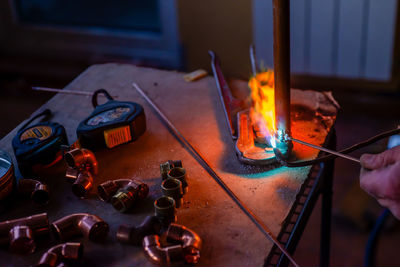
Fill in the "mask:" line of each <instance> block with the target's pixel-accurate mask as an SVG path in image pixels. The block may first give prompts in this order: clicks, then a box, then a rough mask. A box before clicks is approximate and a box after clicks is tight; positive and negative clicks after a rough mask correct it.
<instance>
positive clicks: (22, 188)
mask: <svg viewBox="0 0 400 267" xmlns="http://www.w3.org/2000/svg"><path fill="white" fill-rule="evenodd" d="M18 193H20V194H21V195H28V196H30V197H31V199H32V200H33V202H35V203H37V204H46V203H47V202H49V187H48V186H47V185H46V184H44V183H42V182H40V181H37V180H33V179H20V180H19V181H18Z"/></svg>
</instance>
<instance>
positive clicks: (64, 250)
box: [36, 243, 83, 267]
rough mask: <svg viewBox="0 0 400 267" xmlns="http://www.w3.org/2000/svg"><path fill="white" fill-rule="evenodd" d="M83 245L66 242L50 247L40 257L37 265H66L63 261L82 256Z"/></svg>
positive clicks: (50, 266) (42, 266) (47, 266)
mask: <svg viewBox="0 0 400 267" xmlns="http://www.w3.org/2000/svg"><path fill="white" fill-rule="evenodd" d="M82 254H83V245H82V244H81V243H65V244H59V245H56V246H54V247H52V248H50V249H49V250H48V251H47V252H46V253H44V254H43V256H42V257H41V258H40V260H39V263H38V264H37V265H36V266H37V267H55V266H57V267H59V266H65V264H63V262H62V261H65V260H67V261H78V260H79V259H81V258H82Z"/></svg>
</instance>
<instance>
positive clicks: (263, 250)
mask: <svg viewBox="0 0 400 267" xmlns="http://www.w3.org/2000/svg"><path fill="white" fill-rule="evenodd" d="M132 82H137V83H138V84H139V86H141V88H142V89H143V90H144V91H145V92H147V93H148V95H149V97H150V98H151V99H152V100H153V101H154V102H155V103H156V104H157V105H158V106H159V107H160V109H161V110H162V111H163V112H164V113H165V114H166V115H167V117H168V118H170V120H171V121H172V122H173V123H174V124H175V126H176V127H177V128H178V129H179V130H180V131H181V132H182V134H183V135H184V136H185V137H186V138H187V139H188V140H189V142H191V143H192V144H193V145H194V147H196V148H197V149H198V150H199V151H200V153H201V154H202V155H204V156H205V157H206V159H207V161H208V162H210V163H211V165H212V167H213V168H214V169H215V171H216V172H217V173H218V174H219V175H220V176H221V177H222V179H223V180H224V181H225V183H226V184H227V185H228V186H229V187H230V188H231V189H232V190H233V191H234V192H235V193H236V194H237V195H238V196H239V197H240V198H241V200H243V201H244V202H245V203H246V204H247V205H248V207H249V208H250V209H251V210H252V211H253V212H254V213H255V214H257V215H258V216H259V217H260V218H261V219H262V220H263V222H264V223H265V224H266V225H268V226H269V228H270V229H271V230H272V232H273V233H275V234H276V235H277V234H278V233H279V231H280V227H281V223H282V222H283V220H284V219H285V217H286V216H287V214H288V211H289V209H290V208H291V205H292V204H293V202H294V200H295V198H296V194H297V192H298V190H299V188H300V187H301V185H302V183H303V182H304V180H305V179H306V178H307V176H308V174H309V172H310V167H303V168H296V169H288V168H277V169H273V170H269V171H268V170H267V169H263V168H256V167H252V166H247V165H243V164H241V163H239V161H238V160H237V158H236V155H235V150H234V145H233V141H232V139H231V137H230V134H229V132H228V131H227V128H226V124H225V121H224V113H223V110H222V105H221V103H220V101H219V98H218V93H217V89H216V86H215V81H214V79H213V78H212V77H207V78H204V79H202V80H199V81H197V82H193V83H187V82H185V81H184V80H183V78H182V73H179V72H171V71H161V70H155V69H150V68H140V67H135V66H131V65H118V64H104V65H94V66H92V67H90V68H89V69H88V70H86V71H85V72H84V73H82V74H81V75H80V76H79V77H78V78H76V79H75V80H74V81H73V82H72V83H71V84H70V85H68V86H67V88H66V89H70V90H85V91H94V90H96V89H99V88H105V89H107V90H108V91H109V92H110V93H111V94H112V95H118V96H119V98H118V99H119V100H123V101H134V102H138V103H140V104H142V105H143V107H144V109H145V113H146V117H147V131H146V133H145V134H144V135H143V136H142V137H140V138H139V140H138V141H136V142H134V143H131V144H127V145H122V146H119V147H117V148H114V149H112V150H103V151H98V152H96V157H97V159H98V161H99V165H100V170H99V175H98V177H97V178H96V180H95V188H96V187H97V185H98V184H100V183H102V182H104V181H106V180H109V179H119V178H140V179H142V180H143V181H145V182H146V183H148V184H149V186H150V194H149V197H148V198H147V199H146V200H145V201H143V202H142V203H141V205H140V206H137V207H135V208H133V209H132V210H131V211H130V212H129V213H125V214H121V213H119V212H117V211H116V210H114V208H113V207H112V206H111V205H110V204H108V203H104V202H102V201H100V200H99V199H97V197H96V194H95V193H96V191H97V190H95V189H94V190H92V193H91V195H90V196H89V197H88V198H87V199H78V198H77V197H75V195H73V193H72V191H71V185H70V184H68V183H66V182H65V180H64V172H65V166H64V163H63V162H62V163H59V164H57V165H56V166H54V167H52V168H51V169H49V170H48V172H46V174H43V176H42V177H40V178H41V179H42V180H43V181H45V182H46V183H48V184H49V186H50V188H51V198H50V202H49V204H48V205H46V206H37V205H35V204H33V203H31V202H30V201H29V200H15V202H13V203H8V204H9V207H7V209H6V210H5V211H4V210H3V211H2V214H1V215H0V221H3V220H8V219H13V218H19V217H23V216H28V215H32V214H37V213H40V212H48V215H49V218H50V222H52V221H54V220H56V219H59V218H61V217H63V216H65V215H68V214H71V213H75V212H88V213H92V214H96V215H98V216H100V217H101V218H103V219H104V220H105V221H106V222H108V223H109V224H110V233H109V237H108V239H107V241H106V242H105V243H104V244H97V243H94V242H91V241H88V240H85V239H84V238H76V239H74V241H80V242H83V243H84V246H85V250H84V256H83V258H84V259H83V263H82V266H152V264H151V263H150V262H149V261H148V260H147V259H146V258H145V257H144V254H143V253H142V251H141V247H134V246H129V245H123V244H120V243H118V242H117V240H116V231H117V229H118V226H119V225H120V224H122V223H128V224H133V225H135V224H139V223H141V222H142V221H143V219H144V218H145V217H146V216H147V215H149V214H152V213H153V212H154V210H153V201H154V200H155V199H156V198H157V197H158V196H160V195H161V189H160V183H161V178H160V173H159V164H160V163H162V162H165V161H167V160H169V159H174V160H177V159H181V160H182V161H183V164H184V167H185V168H186V170H187V173H188V183H189V192H188V193H187V194H186V195H185V196H184V205H183V207H181V208H180V209H179V210H178V212H177V215H178V223H180V224H183V225H185V226H187V227H189V228H191V229H193V230H194V231H196V232H197V233H198V234H199V235H200V236H201V238H202V240H203V249H202V251H201V260H200V263H199V264H198V266H260V265H262V264H263V261H264V259H265V257H266V255H267V254H268V252H269V251H270V250H271V248H272V243H271V242H270V241H269V240H268V239H266V237H265V236H263V234H262V233H261V232H260V231H259V230H258V229H257V228H256V226H255V225H254V224H253V223H252V222H251V221H250V219H248V217H246V216H245V215H244V213H243V212H242V211H241V210H240V209H239V208H238V207H237V206H236V204H235V203H234V202H233V201H232V200H231V199H230V198H229V197H228V195H227V194H225V192H224V191H223V190H222V189H221V188H220V187H219V185H218V184H217V183H216V182H214V180H213V179H212V178H211V177H210V176H209V175H208V173H207V172H206V171H205V170H204V169H203V168H202V167H201V166H200V165H199V163H198V162H197V161H196V160H195V159H194V158H193V157H192V156H191V155H190V154H189V153H188V152H187V151H186V150H185V148H184V147H183V146H182V145H181V144H180V143H179V142H178V141H177V140H176V139H175V138H174V136H173V135H172V134H171V133H170V132H169V131H168V130H167V128H166V127H165V125H163V124H162V123H161V121H160V120H159V118H158V117H157V116H156V115H155V113H154V112H153V111H152V109H151V108H150V107H149V106H148V105H147V103H146V102H145V101H144V100H143V99H142V98H141V97H140V95H139V94H138V93H137V92H136V91H135V90H134V88H133V87H132V85H131V84H132ZM297 93H299V92H297ZM316 94H317V95H318V97H317V100H316V101H317V102H318V101H319V100H321V101H322V102H324V101H325V102H329V101H328V100H327V99H328V98H326V99H325V98H324V95H323V94H320V93H316ZM294 95H296V94H294ZM318 99H319V100H318ZM100 102H101V101H100ZM292 102H293V99H292ZM325 105H328V106H329V105H331V106H333V104H329V103H328V104H326V103H325ZM44 108H50V109H51V110H52V111H53V112H54V114H55V115H54V117H53V119H52V120H53V121H56V122H59V123H61V124H63V125H64V126H65V128H66V130H67V133H68V139H69V141H70V143H72V142H74V141H75V140H76V134H75V130H76V128H77V126H78V124H79V122H80V121H81V120H83V119H84V118H85V117H86V116H87V115H89V114H90V113H91V111H92V110H93V108H92V105H91V100H90V98H87V97H83V96H76V95H63V94H58V95H56V96H55V97H53V98H52V99H51V100H50V101H49V102H48V103H46V104H45V105H44V106H43V107H41V108H40V109H39V110H38V111H37V112H39V111H41V110H43V109H44ZM333 110H334V111H335V112H333V113H332V114H329V115H326V116H324V120H325V121H324V122H323V123H324V127H321V125H320V124H321V123H322V122H321V120H319V119H315V118H311V119H310V118H306V119H304V118H302V116H300V117H299V118H298V120H299V121H301V120H302V119H304V122H303V123H297V126H296V125H295V126H294V134H296V136H297V137H298V138H303V139H305V140H308V141H312V142H313V143H315V144H323V143H324V141H325V138H326V136H327V134H328V132H329V130H330V128H331V127H332V124H333V122H334V120H335V116H336V108H333ZM300 113H301V112H300ZM300 113H299V114H300ZM299 114H297V115H299ZM300 115H301V114H300ZM10 116H12V114H10ZM327 118H328V119H327ZM327 122H328V123H327ZM16 129H18V127H17V128H16ZM16 129H15V130H13V131H12V132H10V133H9V134H8V135H7V136H6V137H4V138H3V139H2V140H1V141H0V149H3V150H6V151H7V152H9V153H10V154H11V155H13V152H12V148H11V140H12V138H13V136H14V135H15V134H16ZM321 129H322V130H321ZM296 136H295V137H296ZM294 150H295V151H296V154H297V155H298V156H299V157H301V156H302V155H303V156H306V157H309V158H312V157H315V156H316V155H317V153H318V151H315V150H310V149H304V148H301V147H299V146H297V145H295V147H294ZM14 162H15V159H14ZM34 178H35V177H34ZM57 242H58V241H56V240H55V239H54V237H51V238H50V239H46V240H42V241H41V242H39V243H38V248H37V250H36V252H35V253H34V254H32V255H28V256H19V255H16V254H12V253H10V252H9V251H7V250H6V249H2V250H0V265H1V266H7V265H8V266H11V265H13V266H14V265H15V266H27V265H29V264H34V263H36V262H37V260H38V259H39V258H40V256H41V255H42V254H43V253H44V252H45V251H47V249H48V248H49V247H51V246H53V245H55V244H57Z"/></svg>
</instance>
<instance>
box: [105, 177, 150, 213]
mask: <svg viewBox="0 0 400 267" xmlns="http://www.w3.org/2000/svg"><path fill="white" fill-rule="evenodd" d="M97 191H98V194H99V197H100V199H102V200H103V201H106V202H111V205H112V206H113V207H114V208H115V209H116V210H118V211H119V212H125V211H127V210H129V209H130V208H131V207H132V206H133V205H134V204H135V203H136V202H137V201H138V200H141V199H144V198H146V197H147V195H148V194H149V187H148V185H147V184H145V183H140V182H137V181H135V180H132V179H118V180H110V181H107V182H104V183H102V184H100V185H99V186H98V187H97Z"/></svg>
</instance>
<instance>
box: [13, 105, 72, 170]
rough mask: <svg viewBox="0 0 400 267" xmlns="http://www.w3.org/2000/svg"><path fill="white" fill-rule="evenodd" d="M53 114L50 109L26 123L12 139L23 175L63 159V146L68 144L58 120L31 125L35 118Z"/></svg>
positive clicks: (47, 116)
mask: <svg viewBox="0 0 400 267" xmlns="http://www.w3.org/2000/svg"><path fill="white" fill-rule="evenodd" d="M42 116H44V117H45V118H46V119H48V118H49V117H50V116H51V111H50V110H49V109H46V110H44V111H43V112H41V113H39V114H37V115H36V116H34V117H33V118H31V119H30V120H29V121H28V122H27V123H25V124H24V125H23V126H22V127H21V129H20V130H18V133H17V135H16V136H14V138H13V140H12V147H13V149H14V153H15V158H16V159H17V163H18V168H19V170H20V172H21V174H22V175H23V176H30V175H32V174H35V173H37V172H38V171H40V170H41V169H42V168H47V167H49V166H52V165H53V164H55V163H56V162H58V161H59V160H61V159H62V154H61V146H63V145H68V140H67V135H66V133H65V128H64V127H63V126H62V125H61V124H59V123H56V122H40V123H38V124H35V125H33V126H29V124H31V123H32V121H34V120H35V119H37V118H39V117H42Z"/></svg>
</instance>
